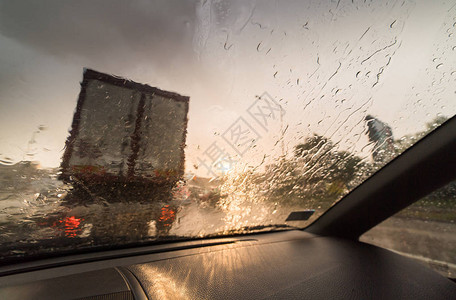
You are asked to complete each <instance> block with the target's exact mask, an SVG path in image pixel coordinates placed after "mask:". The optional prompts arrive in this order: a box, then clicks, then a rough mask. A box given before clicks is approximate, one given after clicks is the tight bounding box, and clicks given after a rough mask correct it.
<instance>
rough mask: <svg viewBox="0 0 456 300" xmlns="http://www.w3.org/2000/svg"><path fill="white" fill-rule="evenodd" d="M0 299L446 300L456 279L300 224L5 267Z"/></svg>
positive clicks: (453, 292)
mask: <svg viewBox="0 0 456 300" xmlns="http://www.w3.org/2000/svg"><path fill="white" fill-rule="evenodd" d="M0 272H1V274H3V275H8V276H2V277H0V298H2V299H272V298H274V299H296V298H299V299H334V298H339V299H341V298H343V299H452V298H454V297H455V295H456V284H454V283H453V282H452V281H450V280H448V279H447V278H445V277H443V276H441V275H439V274H437V273H436V272H434V271H432V270H430V269H428V268H426V267H424V266H422V265H420V264H418V263H416V262H414V261H412V260H410V259H408V258H405V257H402V256H400V255H398V254H395V253H393V252H391V251H388V250H385V249H381V248H378V247H375V246H372V245H368V244H364V243H361V242H355V241H351V240H347V239H343V238H335V237H325V236H319V235H315V234H311V233H307V232H304V231H300V230H290V231H280V232H269V233H259V234H252V235H244V236H242V237H227V238H217V239H203V240H194V241H186V242H174V243H168V244H162V245H155V246H145V247H138V248H135V249H134V250H133V251H132V250H126V249H124V250H114V251H106V252H99V253H91V254H80V255H74V256H68V257H62V258H52V259H47V260H41V261H39V262H29V263H22V264H18V265H11V266H8V267H2V268H1V269H0Z"/></svg>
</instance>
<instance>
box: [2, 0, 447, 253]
mask: <svg viewBox="0 0 456 300" xmlns="http://www.w3.org/2000/svg"><path fill="white" fill-rule="evenodd" d="M455 30H456V7H455V5H454V4H452V3H448V2H447V1H440V2H439V3H437V2H435V1H433V2H432V3H430V2H429V1H425V0H422V1H325V2H321V1H280V2H279V1H248V2H247V1H215V0H204V1H203V0H201V1H131V2H128V3H125V2H124V1H73V2H69V1H52V0H49V1H0V45H1V47H0V53H1V55H0V85H1V88H0V107H1V109H0V122H1V129H0V141H1V143H0V256H1V257H2V258H3V259H8V258H9V259H11V258H15V257H24V256H33V255H40V254H49V253H57V254H58V253H62V252H65V251H72V250H76V249H77V250H81V249H92V248H93V249H95V248H97V247H104V246H110V247H113V246H122V245H129V244H138V243H142V242H151V241H152V242H153V241H162V240H170V239H179V238H196V237H209V236H217V235H229V234H243V233H249V232H257V231H263V230H279V229H284V228H290V227H291V228H293V227H298V228H303V227H305V226H307V225H308V224H310V222H312V221H314V220H315V219H316V218H318V217H319V216H320V215H321V214H322V213H323V212H325V211H326V210H327V209H328V208H329V207H331V206H332V205H334V203H336V202H337V201H338V200H340V199H341V198H342V197H343V196H344V195H346V194H347V193H348V192H350V191H351V190H353V189H354V188H355V187H357V186H358V185H359V184H361V183H362V182H363V181H364V180H365V179H366V178H368V177H369V176H371V175H372V174H373V173H374V172H376V171H377V170H378V169H379V168H381V167H383V166H384V165H385V164H387V163H388V162H389V161H390V160H391V159H393V158H394V157H396V156H397V155H400V153H402V152H403V151H404V150H405V149H407V148H408V147H410V146H412V145H413V144H414V143H415V142H416V141H417V140H419V139H420V138H422V137H423V136H425V135H426V134H427V133H428V132H430V131H432V130H433V129H435V128H437V127H438V126H439V125H440V124H442V123H443V122H444V121H445V120H447V119H448V118H450V117H452V116H453V115H454V114H455V112H456V101H454V99H455V93H456V68H455V66H456V40H455V36H454V33H455Z"/></svg>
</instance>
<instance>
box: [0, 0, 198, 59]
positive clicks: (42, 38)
mask: <svg viewBox="0 0 456 300" xmlns="http://www.w3.org/2000/svg"><path fill="white" fill-rule="evenodd" d="M195 5H196V1H120V0H115V1H74V2H73V1H71V2H70V1H59V0H47V1H33V0H29V1H3V2H2V3H1V4H0V33H1V34H2V35H4V36H6V37H8V38H11V39H13V40H16V41H18V42H20V43H22V44H24V45H26V46H28V47H33V48H35V49H37V50H39V51H42V52H44V53H47V54H50V55H53V56H57V57H59V58H61V59H71V58H72V57H82V58H90V60H93V61H98V62H101V63H109V62H110V61H112V60H115V64H117V65H118V64H123V63H128V64H132V63H133V64H141V63H144V62H145V61H147V62H148V63H149V64H150V63H151V62H154V63H156V64H166V63H167V61H170V60H179V61H181V60H186V61H188V60H190V59H191V58H192V55H193V51H192V33H193V30H194V25H195V24H193V22H194V20H195ZM133 58H134V59H133Z"/></svg>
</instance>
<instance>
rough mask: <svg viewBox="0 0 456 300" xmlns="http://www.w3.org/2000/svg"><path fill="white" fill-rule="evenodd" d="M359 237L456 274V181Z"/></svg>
mask: <svg viewBox="0 0 456 300" xmlns="http://www.w3.org/2000/svg"><path fill="white" fill-rule="evenodd" d="M360 241H362V242H365V243H369V244H373V245H376V246H379V247H383V248H387V249H390V250H393V251H395V252H397V253H399V254H402V255H405V256H408V257H410V258H413V259H415V260H417V261H419V262H421V263H423V264H425V265H427V266H428V267H430V268H432V269H434V270H435V271H437V272H439V273H441V274H442V275H444V276H446V277H449V278H456V181H453V182H451V183H449V184H448V185H446V186H444V187H443V188H440V189H439V190H436V191H434V192H433V193H432V194H430V195H428V196H426V197H425V198H423V199H421V200H419V201H417V202H415V203H414V204H412V205H410V206H409V207H407V208H406V209H404V210H402V211H400V212H399V213H397V214H395V215H394V216H392V217H390V218H388V219H387V220H385V221H383V222H382V223H380V224H379V225H377V226H376V227H374V228H372V229H371V230H369V231H368V232H366V233H365V234H363V235H362V236H361V238H360Z"/></svg>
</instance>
